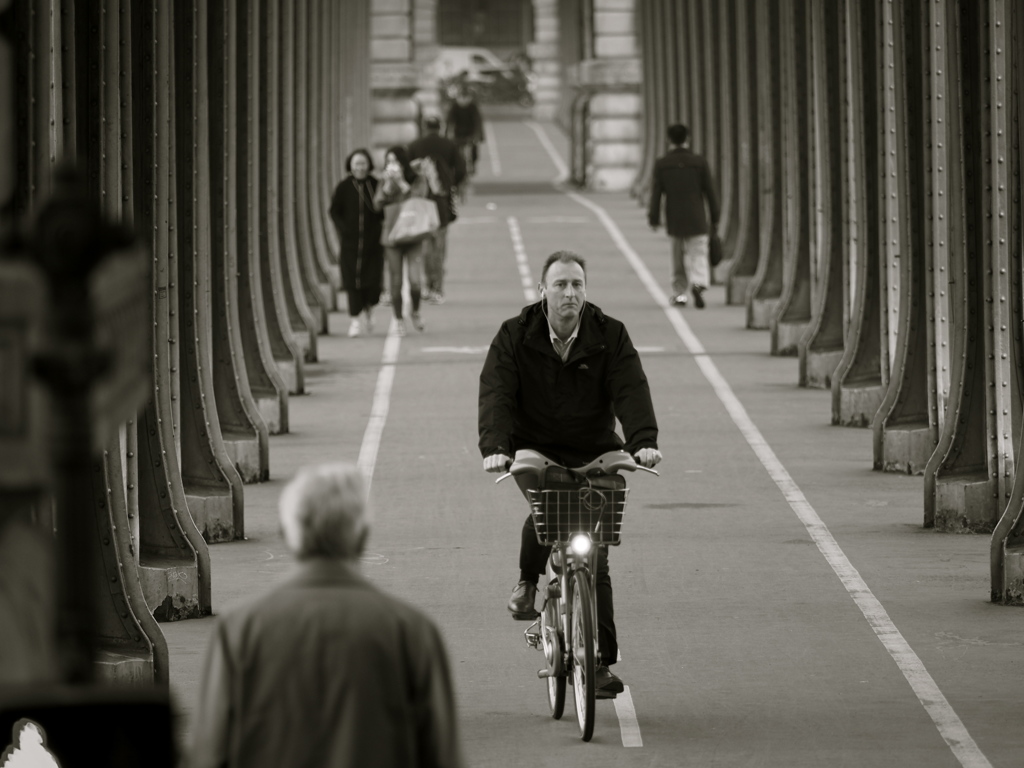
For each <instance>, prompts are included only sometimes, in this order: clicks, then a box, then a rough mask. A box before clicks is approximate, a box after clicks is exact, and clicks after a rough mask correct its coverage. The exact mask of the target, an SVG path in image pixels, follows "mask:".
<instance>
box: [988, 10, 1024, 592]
mask: <svg viewBox="0 0 1024 768" xmlns="http://www.w3.org/2000/svg"><path fill="white" fill-rule="evenodd" d="M1006 11H1007V13H1006V17H1005V18H1004V21H1003V26H1004V27H1006V28H1007V29H1008V33H1007V35H1008V39H1006V38H1004V42H1005V45H1003V46H1002V47H1003V50H1004V51H1007V52H1008V53H1009V55H1010V59H1009V60H1008V61H1007V62H1006V70H1007V71H1005V72H1004V73H1003V74H1004V77H1003V80H1004V81H1008V85H1007V86H1005V91H1004V93H1003V95H1004V96H1005V98H1004V99H1003V104H1005V105H1007V106H1008V107H1009V108H1010V110H1011V112H1010V116H1009V117H1010V121H1009V122H1010V125H1009V128H1010V130H1009V131H1008V132H1007V135H1008V136H1009V140H1008V144H1009V145H1010V146H1009V152H1008V154H1007V155H1005V157H1006V158H1007V160H1008V162H1009V164H1010V168H1009V173H1010V180H1009V183H1008V184H1007V191H1008V193H1009V194H1008V195H1007V197H1008V200H1007V202H1008V205H1009V211H1008V213H1007V217H1008V218H1009V219H1010V232H1009V236H1008V237H1007V239H1006V243H1007V246H1008V247H1009V250H1010V256H1011V263H1010V264H1011V274H1010V282H1011V283H1012V284H1016V286H1017V290H1016V291H1015V299H1014V302H1013V303H1014V311H1015V313H1020V312H1021V311H1022V308H1021V303H1022V299H1021V293H1020V281H1021V279H1022V274H1021V273H1022V270H1024V264H1022V263H1021V259H1022V249H1024V203H1022V200H1021V177H1022V174H1024V114H1022V111H1024V54H1022V52H1021V46H1022V45H1024V11H1022V9H1021V8H1020V6H1019V5H1018V4H1016V3H1009V4H1007V5H1006ZM991 31H992V30H991V29H990V32H991ZM996 31H998V30H996ZM998 82H999V81H998V80H997V81H996V84H998ZM997 95H998V94H997ZM1012 327H1013V329H1014V332H1015V344H1014V372H1015V374H1016V375H1015V380H1016V382H1017V384H1018V386H1019V382H1020V378H1021V376H1022V370H1021V369H1022V368H1024V361H1022V360H1024V353H1022V351H1021V341H1020V340H1019V337H1018V336H1017V335H1018V334H1020V333H1021V318H1020V315H1019V314H1016V315H1015V317H1014V322H1013V326H1012ZM1014 432H1015V437H1016V439H1017V443H1016V445H1017V455H1018V456H1020V455H1021V454H1022V452H1024V430H1021V428H1020V426H1019V425H1018V424H1016V423H1015V424H1014ZM990 554H991V566H992V568H991V571H992V584H991V592H992V600H993V602H1000V603H1006V604H1011V605H1024V472H1021V471H1019V470H1017V471H1015V473H1014V478H1013V487H1012V490H1011V493H1010V501H1009V503H1008V504H1007V505H1006V508H1005V510H1004V511H1003V514H1002V515H1001V517H1000V519H999V522H998V523H997V524H996V528H995V530H994V531H993V532H992V541H991V548H990Z"/></svg>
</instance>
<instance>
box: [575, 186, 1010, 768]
mask: <svg viewBox="0 0 1024 768" xmlns="http://www.w3.org/2000/svg"><path fill="white" fill-rule="evenodd" d="M566 194H567V195H568V196H569V197H570V198H572V199H573V200H575V201H576V202H577V203H579V204H580V205H582V206H583V207H585V208H589V209H590V210H591V211H593V212H594V214H595V215H596V216H597V217H598V218H599V219H600V220H601V223H602V224H603V225H604V228H605V229H606V230H607V231H608V234H609V235H610V236H611V238H612V240H613V241H614V242H615V245H616V246H617V247H618V249H619V250H620V251H621V252H622V255H623V256H625V257H626V260H627V261H628V262H629V263H630V264H631V265H632V267H633V269H634V271H635V272H636V274H637V276H638V277H639V278H640V282H641V283H643V284H644V286H645V287H646V288H647V291H648V293H650V295H651V297H652V298H653V299H654V300H655V301H656V302H657V303H658V304H659V305H660V306H661V308H662V310H663V311H664V312H665V316H666V317H667V318H668V320H669V322H670V323H671V324H672V326H673V327H674V328H675V330H676V333H677V334H678V335H679V338H680V339H682V341H683V343H684V344H685V345H686V347H687V349H688V350H689V351H690V352H691V353H692V354H693V355H694V358H695V359H696V361H697V365H698V366H699V367H700V369H701V371H702V372H703V374H704V376H705V378H707V380H708V382H709V383H710V384H711V386H712V387H713V388H714V390H715V394H716V395H718V398H719V399H720V400H721V401H722V404H723V405H724V406H725V409H726V411H727V412H728V413H729V415H730V416H731V417H732V420H733V421H734V422H735V424H736V426H737V427H739V430H740V433H741V434H742V435H743V437H744V438H745V439H746V441H747V443H748V444H749V445H750V447H751V448H752V449H753V450H754V453H755V454H756V455H757V458H758V459H760V461H761V463H762V464H763V465H764V468H765V469H766V470H767V471H768V474H769V476H770V477H771V478H772V480H774V481H775V484H776V485H777V486H778V488H779V490H780V491H782V495H783V496H784V497H785V499H786V501H788V502H789V506H790V507H791V508H792V509H793V512H794V513H796V516H797V517H798V518H799V519H800V522H801V523H803V524H804V527H805V528H806V529H807V532H808V533H809V534H810V535H811V538H812V539H813V540H814V543H815V544H817V545H818V549H819V550H820V551H821V554H822V555H824V556H825V560H826V561H827V562H828V564H829V565H830V566H832V570H833V571H835V573H836V575H837V576H838V577H839V580H840V581H841V582H842V584H843V586H844V587H845V588H846V591H847V592H848V593H849V594H850V597H852V598H853V601H854V602H855V603H856V604H857V607H858V608H860V611H861V613H862V614H863V615H864V618H865V619H867V622H868V624H869V625H870V626H871V629H873V630H874V632H875V635H877V637H878V639H879V640H880V641H881V642H882V645H883V646H885V649H886V650H887V651H888V652H889V655H890V656H892V658H893V661H895V662H896V664H897V665H898V666H899V668H900V671H901V672H903V676H904V677H905V678H906V679H907V682H908V683H910V687H911V688H912V689H913V691H914V693H915V695H916V696H917V698H918V700H919V701H920V702H921V705H922V706H923V707H924V709H925V711H926V712H927V713H928V715H929V717H931V719H932V722H933V723H935V727H936V728H937V729H938V731H939V734H940V735H941V736H942V738H943V740H944V741H945V742H946V744H948V745H949V748H950V749H951V750H952V752H953V754H954V755H955V756H956V758H957V760H959V761H960V764H961V765H962V766H964V768H992V764H991V763H990V762H989V761H988V758H986V757H985V755H984V754H983V753H982V751H981V750H980V749H979V748H978V745H977V744H976V743H975V742H974V739H973V738H972V737H971V735H970V733H968V732H967V728H966V727H965V726H964V724H963V722H962V721H961V720H960V718H959V716H958V715H957V714H956V712H955V711H954V710H953V707H952V706H950V704H949V702H948V701H947V700H946V697H945V696H944V695H943V694H942V691H940V690H939V686H938V685H936V683H935V680H934V679H933V678H932V676H931V675H930V674H929V673H928V670H927V669H925V666H924V663H923V662H922V661H921V659H920V658H919V657H918V655H917V654H916V653H914V649H913V648H911V647H910V644H909V643H908V642H907V641H906V639H904V637H903V635H902V634H900V631H899V630H898V629H897V628H896V625H895V624H893V622H892V619H890V618H889V614H888V613H887V612H886V610H885V607H884V606H883V605H882V604H881V602H879V600H878V598H876V597H875V596H874V594H873V593H872V592H871V590H870V589H869V588H868V585H867V583H866V582H865V581H864V579H863V578H861V575H860V573H858V572H857V569H856V568H854V567H853V564H852V563H851V562H850V561H849V559H848V558H847V557H846V555H845V554H844V552H843V550H842V549H841V548H840V547H839V544H838V543H837V542H836V540H835V539H834V538H833V537H832V534H831V532H830V531H829V530H828V527H827V526H826V525H825V523H824V522H823V521H822V519H821V518H820V517H819V516H818V513H817V512H816V511H815V510H814V507H812V506H811V504H810V502H809V501H807V498H806V497H805V496H804V494H803V491H801V490H800V487H799V486H798V485H797V484H796V482H795V481H794V480H793V478H792V477H790V474H789V472H787V471H786V468H785V467H784V466H782V462H780V461H779V459H778V457H776V455H775V452H774V451H773V450H772V449H771V447H770V446H769V445H768V442H767V441H766V440H765V439H764V437H763V436H762V435H761V432H760V430H758V428H757V427H756V426H755V425H754V422H753V421H752V420H751V419H750V416H749V415H748V414H747V411H746V409H745V408H744V407H743V404H742V403H740V401H739V399H738V398H737V397H736V395H735V394H734V393H733V391H732V388H731V387H730V386H729V383H728V382H727V381H726V380H725V378H724V377H723V376H722V374H721V373H719V371H718V368H717V367H716V366H715V364H714V363H713V362H712V361H711V358H710V357H708V356H707V353H706V352H705V351H704V347H703V345H702V344H701V343H700V340H699V339H698V338H697V337H696V335H694V333H693V331H691V330H690V326H689V325H688V324H687V322H686V320H684V319H683V316H682V314H681V313H680V312H678V311H677V310H675V309H672V307H671V305H670V304H669V300H668V296H667V295H666V294H665V293H664V291H662V290H661V287H660V286H659V285H658V282H657V280H655V279H654V277H653V275H651V273H650V270H648V269H647V265H646V264H644V262H643V260H642V259H641V258H640V257H639V256H638V255H637V253H636V251H634V250H633V248H632V247H630V245H629V242H628V241H627V240H626V238H625V237H624V236H623V234H622V231H621V230H620V229H619V227H618V225H616V223H615V222H614V220H612V218H611V216H609V215H608V212H607V211H605V210H604V208H602V207H601V206H599V205H597V204H596V203H594V202H592V201H590V200H588V199H586V198H585V197H582V196H581V195H578V194H576V193H574V192H567V193H566Z"/></svg>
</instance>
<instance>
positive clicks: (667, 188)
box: [647, 123, 718, 309]
mask: <svg viewBox="0 0 1024 768" xmlns="http://www.w3.org/2000/svg"><path fill="white" fill-rule="evenodd" d="M689 134H690V131H689V129H688V128H687V127H686V126H685V125H680V124H678V123H677V124H675V125H670V126H669V127H668V140H669V143H670V144H671V145H672V147H671V149H669V151H668V152H667V153H666V154H665V155H664V156H663V157H660V158H658V161H657V162H656V163H655V164H654V183H653V185H652V187H651V204H650V209H649V210H648V214H647V221H648V223H649V224H650V225H651V229H653V230H655V231H657V229H658V227H659V226H660V222H661V198H662V196H663V195H664V197H665V229H666V230H667V231H668V234H669V236H670V237H671V238H672V303H673V304H677V305H680V306H685V304H686V292H687V289H689V290H690V291H691V292H692V294H693V303H694V304H695V305H696V307H697V309H703V308H704V291H706V290H707V288H708V285H710V284H711V268H710V266H709V264H708V242H709V240H710V238H709V232H710V230H709V228H708V214H709V213H710V217H711V227H712V228H713V229H717V228H718V197H717V196H716V195H715V187H714V183H713V182H712V180H711V170H710V168H708V163H707V161H706V160H705V159H704V158H703V157H701V156H700V155H698V154H696V153H695V152H692V151H691V150H690V149H689V147H688V146H687V139H688V137H689ZM705 202H706V203H707V212H705V210H704V204H705Z"/></svg>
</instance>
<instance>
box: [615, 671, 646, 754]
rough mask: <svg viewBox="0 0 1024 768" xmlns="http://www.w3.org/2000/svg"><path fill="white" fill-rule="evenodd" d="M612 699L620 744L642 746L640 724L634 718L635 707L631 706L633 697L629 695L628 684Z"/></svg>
mask: <svg viewBox="0 0 1024 768" xmlns="http://www.w3.org/2000/svg"><path fill="white" fill-rule="evenodd" d="M623 687H624V689H625V690H623V691H622V693H620V694H619V695H618V696H616V697H615V698H614V699H612V703H613V704H614V705H615V714H616V715H618V717H619V733H620V734H621V735H622V746H624V747H642V746H643V745H644V740H643V739H642V738H641V736H640V724H639V723H638V722H637V720H636V709H634V708H633V697H632V696H630V695H629V686H628V685H626V686H623Z"/></svg>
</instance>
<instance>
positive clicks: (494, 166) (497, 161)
mask: <svg viewBox="0 0 1024 768" xmlns="http://www.w3.org/2000/svg"><path fill="white" fill-rule="evenodd" d="M484 144H486V145H487V159H488V160H490V161H491V173H493V174H494V175H495V176H501V158H500V157H499V156H498V142H497V140H496V139H495V138H494V131H492V130H491V127H490V126H489V125H488V124H487V122H486V121H485V122H484Z"/></svg>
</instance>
